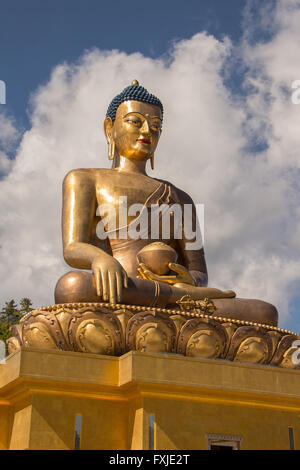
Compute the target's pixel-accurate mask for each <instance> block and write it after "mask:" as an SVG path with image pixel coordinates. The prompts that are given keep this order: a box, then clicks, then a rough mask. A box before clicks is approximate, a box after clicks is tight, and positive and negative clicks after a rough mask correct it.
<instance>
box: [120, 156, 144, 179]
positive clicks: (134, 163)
mask: <svg viewBox="0 0 300 470" xmlns="http://www.w3.org/2000/svg"><path fill="white" fill-rule="evenodd" d="M118 160H119V161H118V164H117V166H116V167H115V170H117V171H120V172H124V173H137V174H140V175H147V173H146V163H147V160H142V161H141V160H132V159H130V158H125V157H122V156H121V157H119V159H118Z"/></svg>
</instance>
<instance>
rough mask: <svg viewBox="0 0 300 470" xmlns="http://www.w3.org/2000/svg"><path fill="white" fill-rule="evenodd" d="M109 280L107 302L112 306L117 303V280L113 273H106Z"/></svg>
mask: <svg viewBox="0 0 300 470" xmlns="http://www.w3.org/2000/svg"><path fill="white" fill-rule="evenodd" d="M108 279H109V301H110V303H112V304H116V303H117V280H116V274H115V273H114V272H109V273H108Z"/></svg>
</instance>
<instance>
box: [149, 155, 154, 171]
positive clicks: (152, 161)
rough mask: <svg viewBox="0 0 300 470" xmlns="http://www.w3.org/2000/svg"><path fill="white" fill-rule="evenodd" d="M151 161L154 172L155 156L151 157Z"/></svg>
mask: <svg viewBox="0 0 300 470" xmlns="http://www.w3.org/2000/svg"><path fill="white" fill-rule="evenodd" d="M150 161H151V168H152V170H154V155H153V154H152V155H151V157H150Z"/></svg>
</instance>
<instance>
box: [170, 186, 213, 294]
mask: <svg viewBox="0 0 300 470" xmlns="http://www.w3.org/2000/svg"><path fill="white" fill-rule="evenodd" d="M177 194H178V196H179V197H180V204H181V207H182V215H183V216H184V211H185V210H186V207H185V205H189V209H188V212H187V214H186V215H188V216H189V217H186V220H184V217H183V223H182V232H181V238H179V239H178V240H177V246H178V249H179V250H180V253H181V257H182V258H183V260H184V266H185V267H186V268H187V269H188V270H189V272H190V273H191V275H192V276H193V278H194V279H195V281H196V285H197V286H207V282H208V276H207V267H206V261H205V254H204V248H203V245H202V238H201V235H200V228H199V221H198V218H197V212H196V207H195V204H194V202H193V200H192V198H191V197H190V196H189V195H188V194H186V193H185V192H183V191H181V190H180V191H178V193H177ZM184 222H185V223H184ZM186 224H188V225H189V227H187V226H185V225H186ZM192 233H193V236H192V238H191V234H192Z"/></svg>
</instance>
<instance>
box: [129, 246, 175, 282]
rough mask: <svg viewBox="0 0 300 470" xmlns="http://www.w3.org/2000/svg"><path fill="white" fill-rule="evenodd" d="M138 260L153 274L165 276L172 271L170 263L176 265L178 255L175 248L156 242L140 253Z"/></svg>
mask: <svg viewBox="0 0 300 470" xmlns="http://www.w3.org/2000/svg"><path fill="white" fill-rule="evenodd" d="M137 260H138V262H139V263H143V264H145V265H146V266H147V268H149V269H150V271H152V272H153V273H155V274H158V275H159V276H163V275H166V274H168V273H169V271H170V268H169V263H176V261H177V253H176V251H175V250H174V248H172V247H171V246H169V245H166V244H165V243H163V242H154V243H150V245H147V246H145V247H144V248H142V249H141V250H140V251H139V252H138V254H137Z"/></svg>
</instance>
